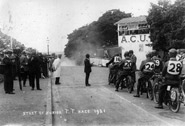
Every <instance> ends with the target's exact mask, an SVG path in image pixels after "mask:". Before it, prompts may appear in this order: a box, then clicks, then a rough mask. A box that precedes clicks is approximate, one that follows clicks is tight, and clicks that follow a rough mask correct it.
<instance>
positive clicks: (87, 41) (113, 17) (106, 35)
mask: <svg viewBox="0 0 185 126" xmlns="http://www.w3.org/2000/svg"><path fill="white" fill-rule="evenodd" d="M125 17H131V13H128V14H127V13H125V12H121V11H120V10H117V9H113V10H109V11H107V12H106V13H104V14H103V15H102V16H101V17H100V18H99V19H98V21H94V22H92V23H90V24H89V25H85V26H82V27H80V28H79V29H77V30H74V31H73V32H72V33H70V34H69V35H68V43H67V44H66V48H65V50H64V53H65V55H66V56H67V57H69V58H73V59H75V60H77V61H79V64H81V62H82V58H83V56H84V55H85V54H86V53H90V54H91V56H93V55H94V53H95V52H96V49H97V48H102V46H104V47H106V46H115V45H118V40H117V27H116V26H115V25H114V23H115V22H117V21H119V20H120V19H122V18H125Z"/></svg>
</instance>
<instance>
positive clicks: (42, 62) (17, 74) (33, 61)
mask: <svg viewBox="0 0 185 126" xmlns="http://www.w3.org/2000/svg"><path fill="white" fill-rule="evenodd" d="M55 58H56V57H55V55H53V56H47V55H43V54H42V53H36V52H29V51H22V52H20V49H17V50H14V51H13V50H10V49H7V50H5V51H4V52H3V53H1V58H0V64H1V74H3V75H4V91H5V93H6V94H15V93H14V86H13V85H14V81H15V80H18V81H19V86H20V90H22V88H23V87H25V86H30V87H31V90H34V89H37V90H42V89H41V87H40V78H43V79H44V78H48V77H49V71H48V69H49V64H52V62H53V61H54V59H55ZM50 66H51V65H50Z"/></svg>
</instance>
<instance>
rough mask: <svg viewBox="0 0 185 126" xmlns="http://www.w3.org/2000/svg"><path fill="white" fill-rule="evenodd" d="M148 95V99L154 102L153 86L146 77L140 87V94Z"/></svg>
mask: <svg viewBox="0 0 185 126" xmlns="http://www.w3.org/2000/svg"><path fill="white" fill-rule="evenodd" d="M143 93H146V97H147V98H149V99H151V100H153V86H152V82H151V78H150V77H145V78H144V79H143V81H142V84H141V87H140V94H141V95H142V94H143Z"/></svg>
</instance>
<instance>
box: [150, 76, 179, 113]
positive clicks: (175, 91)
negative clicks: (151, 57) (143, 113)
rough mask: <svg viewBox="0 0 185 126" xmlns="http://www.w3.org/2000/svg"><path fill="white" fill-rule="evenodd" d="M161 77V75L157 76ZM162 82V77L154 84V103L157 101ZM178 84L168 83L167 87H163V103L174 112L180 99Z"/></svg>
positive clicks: (177, 108)
mask: <svg viewBox="0 0 185 126" xmlns="http://www.w3.org/2000/svg"><path fill="white" fill-rule="evenodd" d="M159 78H162V77H159ZM163 83H164V79H159V80H158V82H156V83H155V84H154V90H153V91H154V99H155V100H154V101H155V102H156V103H158V102H159V89H160V86H161V85H162V84H163ZM180 90H181V89H180V85H178V84H176V85H169V84H167V88H166V89H165V92H164V95H163V101H164V104H165V105H167V106H169V109H170V110H171V111H172V112H174V113H177V112H178V111H179V110H180V105H181V101H180V96H181V93H180Z"/></svg>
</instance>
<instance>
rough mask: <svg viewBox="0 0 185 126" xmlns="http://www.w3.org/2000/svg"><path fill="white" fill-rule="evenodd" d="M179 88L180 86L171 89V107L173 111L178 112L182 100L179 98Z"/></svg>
mask: <svg viewBox="0 0 185 126" xmlns="http://www.w3.org/2000/svg"><path fill="white" fill-rule="evenodd" d="M179 95H180V93H179V90H178V88H172V89H171V91H170V99H171V101H170V103H169V108H170V110H171V111H172V112H174V113H177V112H178V111H179V110H180V104H181V102H180V100H179Z"/></svg>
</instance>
